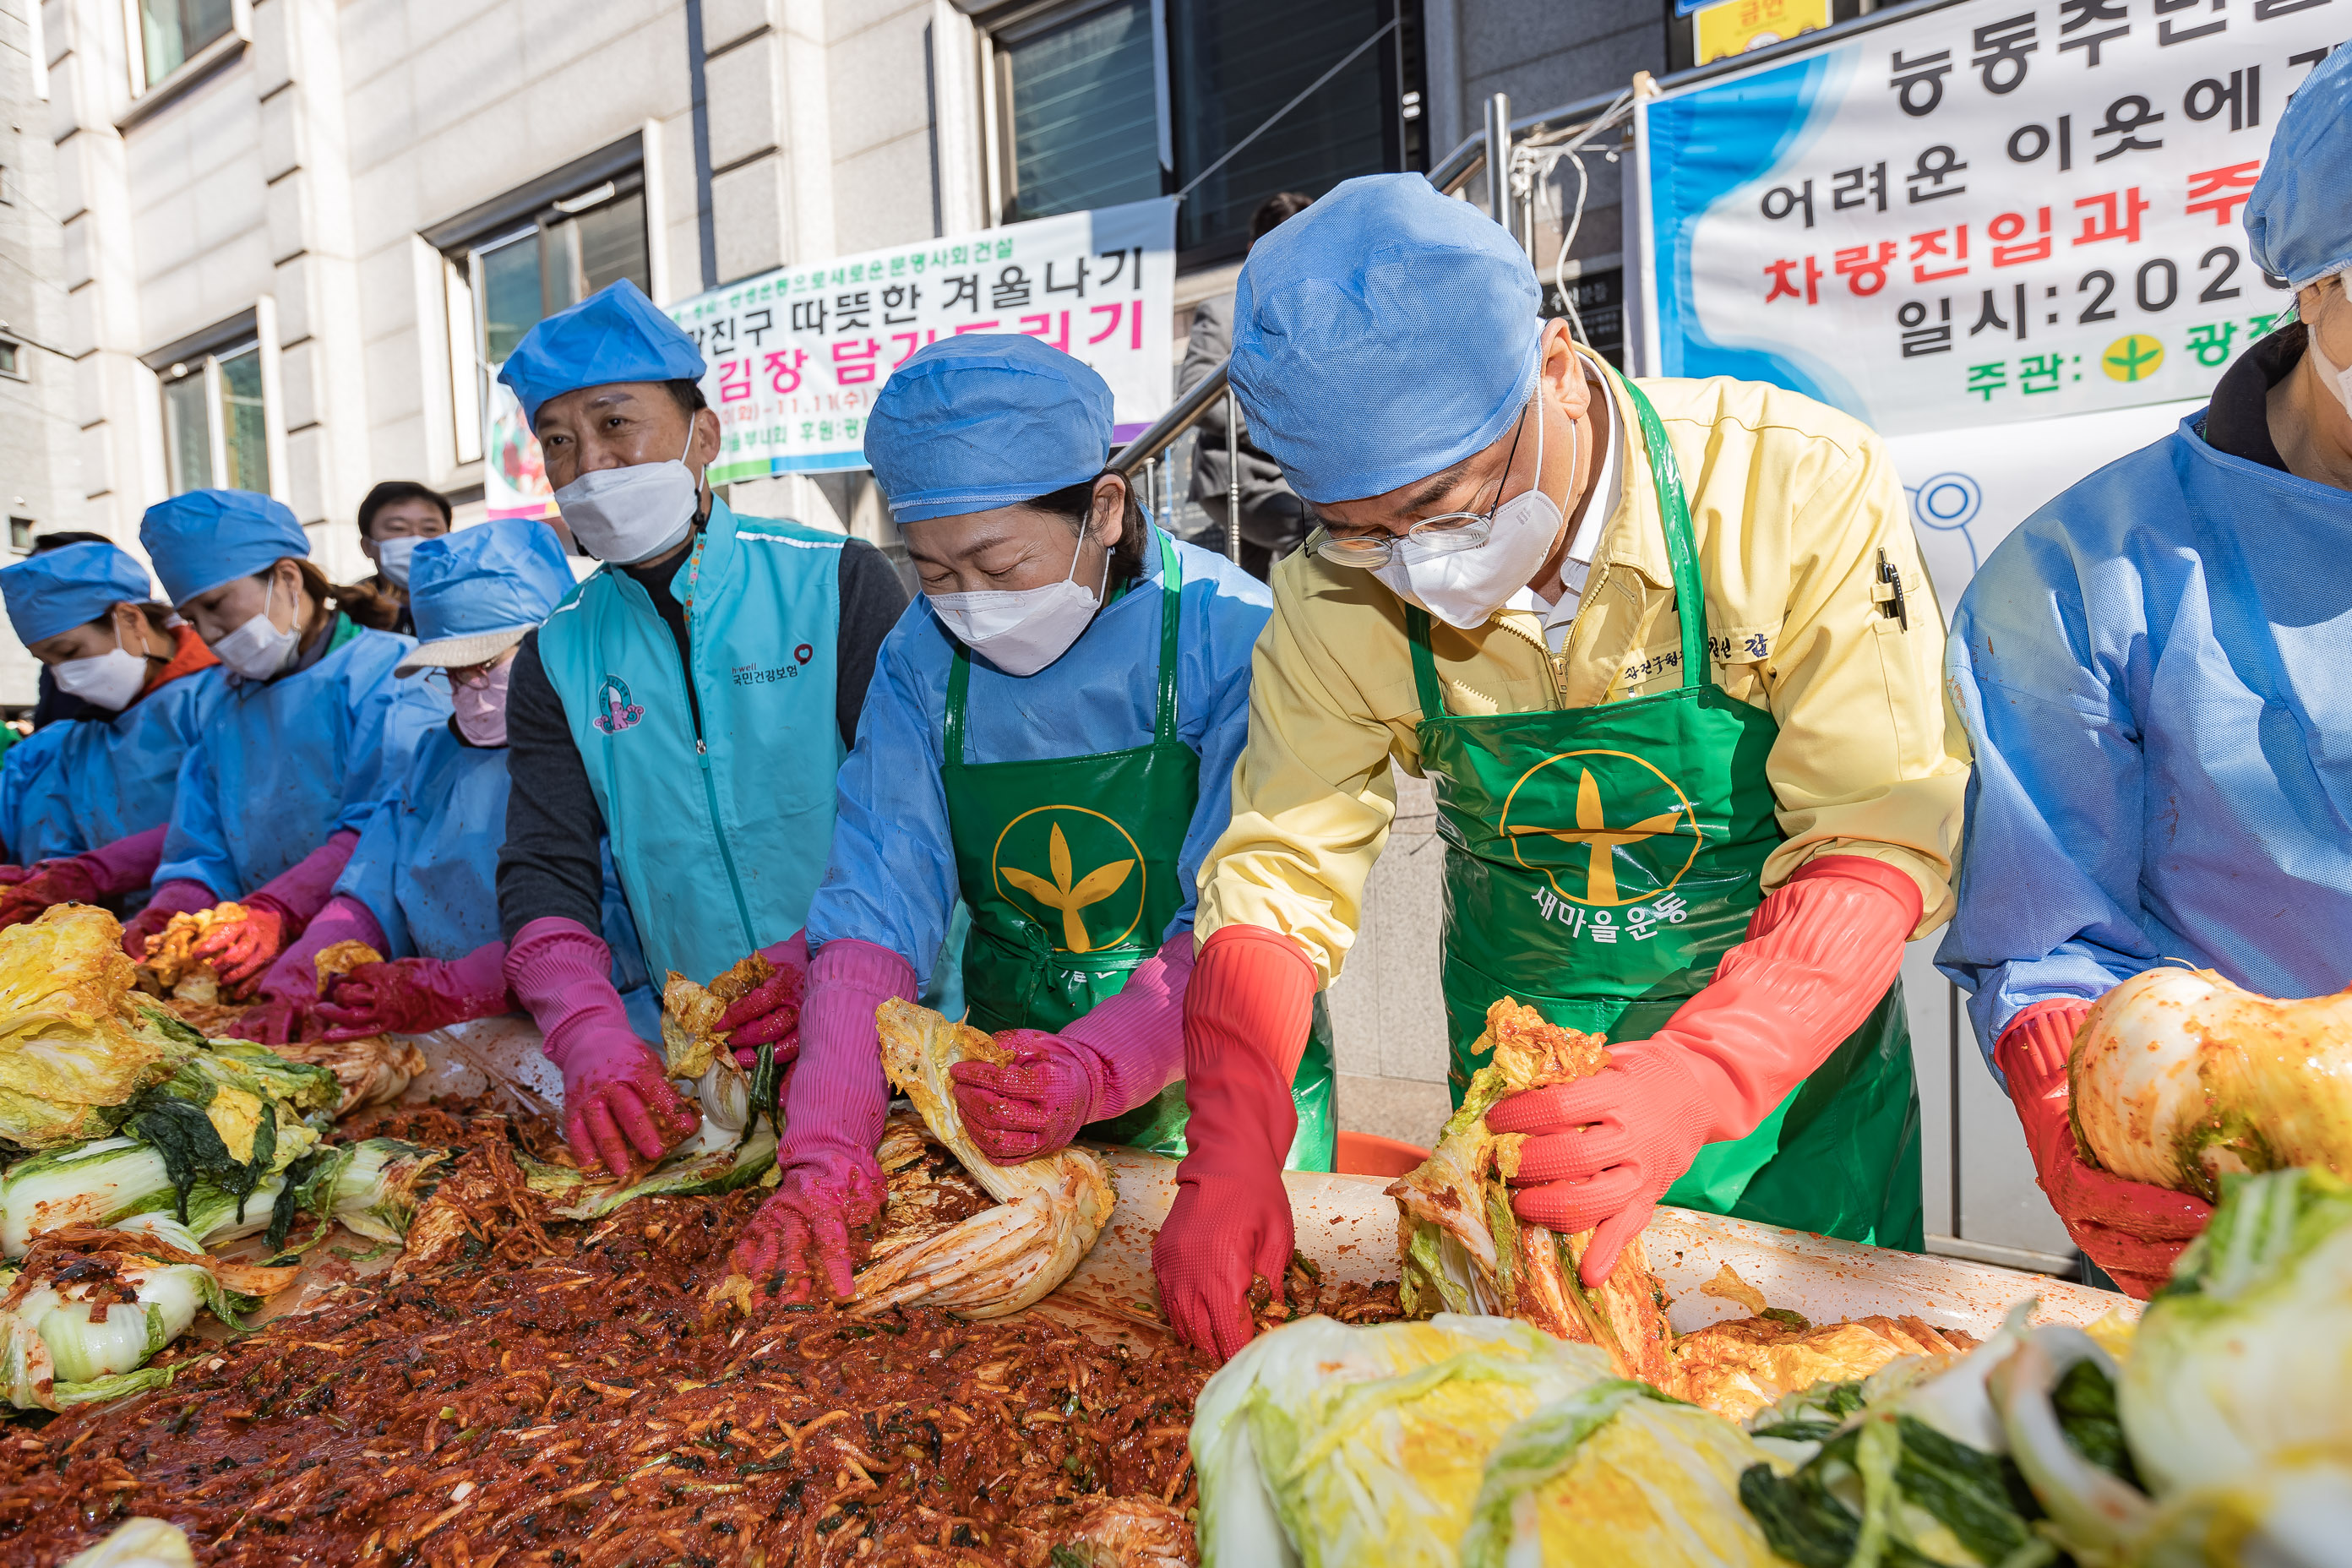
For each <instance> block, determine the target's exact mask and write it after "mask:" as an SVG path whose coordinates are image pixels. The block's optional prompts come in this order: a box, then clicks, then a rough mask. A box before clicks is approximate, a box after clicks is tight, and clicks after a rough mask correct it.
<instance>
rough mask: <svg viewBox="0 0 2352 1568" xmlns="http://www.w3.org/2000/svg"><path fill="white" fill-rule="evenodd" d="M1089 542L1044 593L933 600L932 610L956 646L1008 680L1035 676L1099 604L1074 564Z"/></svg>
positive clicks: (1106, 556) (1106, 563)
mask: <svg viewBox="0 0 2352 1568" xmlns="http://www.w3.org/2000/svg"><path fill="white" fill-rule="evenodd" d="M1086 543H1087V539H1086V535H1085V533H1084V532H1081V533H1080V534H1079V535H1078V548H1077V549H1076V550H1075V551H1073V552H1071V554H1070V574H1069V575H1068V576H1066V577H1065V578H1063V579H1062V581H1060V582H1058V583H1048V584H1045V586H1044V587H1042V588H1018V589H990V590H986V591H983V592H981V593H976V594H931V595H927V596H928V597H929V599H930V601H931V609H932V611H933V612H934V613H936V614H937V615H938V616H939V617H940V620H942V621H944V622H945V623H947V628H948V630H950V631H951V632H953V633H955V635H956V640H957V641H959V642H961V643H962V644H963V646H964V647H968V648H970V649H971V651H972V652H974V653H976V654H979V655H980V656H981V657H982V658H985V659H987V660H988V662H989V663H991V664H992V665H994V666H995V667H996V668H999V669H1001V670H1003V672H1004V673H1005V674H1007V675H1034V674H1036V673H1037V672H1038V671H1039V670H1041V669H1043V668H1045V667H1046V666H1047V665H1049V664H1051V663H1053V662H1054V661H1055V659H1057V658H1061V657H1062V656H1063V655H1064V654H1066V653H1067V652H1069V651H1070V645H1071V644H1072V643H1074V642H1076V641H1077V640H1078V634H1079V633H1081V632H1083V631H1085V630H1086V629H1087V625H1088V624H1089V623H1091V622H1092V621H1093V620H1094V618H1095V611H1096V610H1097V608H1098V607H1100V605H1101V604H1102V596H1101V595H1100V593H1099V592H1097V591H1096V590H1093V589H1089V588H1087V586H1086V585H1085V584H1082V583H1080V582H1079V581H1078V580H1077V579H1078V558H1079V556H1081V555H1083V554H1084V553H1085V552H1086ZM1109 582H1110V552H1108V550H1106V551H1104V552H1103V583H1104V585H1106V586H1108V584H1109Z"/></svg>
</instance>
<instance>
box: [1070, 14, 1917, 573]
mask: <svg viewBox="0 0 2352 1568" xmlns="http://www.w3.org/2000/svg"><path fill="white" fill-rule="evenodd" d="M1959 3H1960V0H1906V4H1903V5H1885V6H1882V7H1881V8H1879V9H1878V10H1875V11H1872V12H1870V13H1868V14H1867V15H1864V16H1854V17H1851V18H1849V19H1848V20H1846V21H1843V22H1838V23H1834V24H1832V26H1827V27H1823V28H1821V29H1820V30H1819V31H1816V32H1811V33H1800V34H1798V35H1797V36H1796V37H1792V38H1784V39H1782V40H1781V41H1780V43H1777V44H1772V45H1769V46H1768V47H1764V48H1760V49H1757V50H1755V51H1753V52H1752V53H1749V54H1744V55H1732V56H1728V57H1727V58H1723V59H1719V60H1711V61H1709V62H1708V63H1707V64H1706V65H1703V66H1695V67H1693V68H1691V69H1689V70H1685V71H1676V72H1675V74H1673V75H1672V76H1667V77H1661V78H1659V79H1658V83H1657V85H1658V88H1659V89H1660V90H1661V91H1665V90H1668V89H1674V88H1678V87H1686V86H1688V85H1690V84H1691V83H1693V82H1697V81H1705V80H1706V79H1708V78H1710V77H1717V76H1722V75H1724V74H1726V73H1727V72H1730V71H1735V70H1745V69H1747V68H1748V67H1750V66H1759V65H1769V64H1771V63H1772V62H1773V61H1775V60H1779V59H1784V58H1788V57H1790V56H1792V55H1801V54H1805V53H1809V52H1811V50H1814V49H1818V48H1821V47H1823V46H1824V45H1828V44H1834V43H1838V42H1840V41H1842V40H1843V39H1846V38H1850V37H1853V36H1854V35H1855V34H1857V33H1866V32H1869V31H1871V30H1872V29H1874V28H1876V27H1884V26H1886V25H1888V24H1889V23H1891V22H1900V21H1905V20H1907V19H1908V18H1910V17H1913V16H1921V15H1924V14H1925V13H1927V12H1929V11H1940V10H1942V9H1943V8H1944V7H1946V6H1947V5H1958V4H1959ZM1624 90H1625V89H1622V88H1619V89H1616V91H1614V92H1601V93H1595V94H1593V95H1592V96H1591V97H1590V98H1580V99H1578V100H1576V101H1575V102H1573V103H1567V104H1562V105H1561V106H1560V107H1559V108H1558V109H1547V110H1544V111H1543V112H1542V113H1540V114H1530V115H1527V116H1525V117H1524V118H1522V119H1518V120H1514V121H1511V122H1510V137H1509V139H1510V141H1511V142H1512V143H1513V144H1515V145H1516V144H1517V142H1520V141H1521V140H1523V139H1524V138H1526V137H1528V136H1535V135H1540V134H1543V133H1544V132H1551V131H1561V130H1565V129H1567V128H1568V127H1570V126H1571V125H1575V124H1578V123H1579V122H1580V121H1587V120H1591V119H1593V118H1595V117H1596V116H1598V115H1600V114H1601V113H1602V112H1603V111H1605V110H1607V109H1608V108H1609V106H1610V105H1611V104H1612V103H1614V102H1616V101H1617V100H1618V99H1619V98H1620V97H1621V96H1622V95H1623V93H1624ZM1489 135H1490V132H1489V131H1488V130H1486V129H1481V130H1479V131H1477V132H1474V133H1472V134H1471V135H1470V136H1468V137H1467V138H1465V140H1464V141H1463V142H1462V144H1461V145H1460V146H1458V147H1456V148H1454V151H1453V152H1451V153H1447V154H1446V155H1445V158H1444V162H1442V163H1439V164H1438V165H1437V167H1435V168H1434V169H1432V170H1431V171H1430V172H1429V183H1430V184H1433V185H1435V186H1436V187H1437V188H1438V189H1439V190H1441V191H1444V193H1445V194H1446V195H1453V194H1454V192H1456V191H1458V190H1460V189H1461V188H1462V187H1463V186H1464V185H1465V184H1468V183H1469V181H1470V177H1471V176H1472V175H1474V174H1477V173H1478V172H1479V170H1481V169H1483V168H1484V167H1486V148H1487V145H1488V137H1489ZM1496 218H1497V221H1500V222H1503V223H1504V226H1506V227H1508V226H1509V224H1508V221H1507V220H1508V215H1507V214H1498V215H1496ZM1230 363H1231V361H1230V360H1227V361H1223V362H1220V363H1219V364H1218V365H1217V368H1216V369H1214V370H1213V371H1211V372H1210V373H1209V375H1208V378H1207V379H1206V380H1204V381H1202V383H1201V384H1199V385H1198V386H1195V387H1193V388H1192V391H1190V392H1188V393H1186V394H1185V395H1183V396H1181V397H1180V398H1178V399H1177V400H1176V403H1175V405H1174V406H1173V407H1171V408H1170V409H1169V410H1168V412H1167V413H1165V414H1163V415H1161V416H1160V417H1159V418H1158V419H1157V420H1155V421H1153V423H1152V425H1151V427H1150V429H1148V430H1146V431H1144V433H1143V434H1142V435H1140V436H1138V437H1136V438H1135V439H1134V440H1132V441H1129V443H1128V444H1127V445H1126V446H1124V447H1120V448H1119V449H1118V453H1117V454H1116V455H1115V456H1113V457H1112V458H1111V460H1110V469H1111V472H1113V473H1115V474H1118V475H1119V476H1121V477H1122V478H1130V479H1131V478H1132V477H1134V475H1135V473H1136V471H1137V470H1138V469H1139V468H1142V467H1143V465H1144V464H1146V463H1148V462H1150V460H1151V459H1152V458H1157V457H1159V456H1160V454H1161V453H1162V452H1165V451H1166V450H1168V448H1169V447H1172V446H1174V445H1175V444H1176V441H1177V438H1178V437H1181V436H1182V435H1184V433H1185V432H1187V431H1189V430H1190V429H1192V426H1195V425H1197V424H1199V423H1200V422H1201V416H1202V415H1203V414H1205V413H1207V412H1208V409H1209V405H1210V404H1211V403H1213V402H1214V401H1215V400H1216V398H1217V397H1218V396H1219V395H1221V394H1223V392H1224V390H1225V377H1226V370H1227V367H1228V365H1229V364H1230ZM1227 526H1228V528H1232V527H1234V524H1233V523H1232V521H1230V520H1229V521H1228V524H1227Z"/></svg>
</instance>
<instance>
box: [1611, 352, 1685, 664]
mask: <svg viewBox="0 0 2352 1568" xmlns="http://www.w3.org/2000/svg"><path fill="white" fill-rule="evenodd" d="M1609 374H1610V377H1611V379H1612V380H1613V381H1615V382H1616V383H1617V384H1618V385H1620V386H1622V387H1623V388H1624V389H1625V395H1626V396H1627V397H1628V398H1630V399H1632V400H1633V414H1634V416H1635V417H1636V418H1638V419H1640V421H1641V422H1642V445H1643V446H1644V447H1648V448H1649V453H1650V478H1651V480H1652V483H1653V485H1654V487H1655V489H1656V490H1657V492H1658V512H1659V516H1660V519H1661V521H1663V522H1664V529H1663V530H1662V531H1663V532H1664V534H1665V536H1666V559H1667V560H1669V561H1671V562H1672V563H1674V571H1675V614H1676V615H1677V616H1679V617H1680V618H1681V620H1682V623H1683V685H1684V687H1685V689H1687V688H1690V687H1694V686H1704V685H1706V671H1707V661H1706V590H1705V589H1704V588H1703V587H1701V586H1700V584H1699V575H1698V552H1697V551H1696V549H1694V548H1693V547H1692V544H1691V524H1690V502H1689V501H1688V500H1685V498H1684V496H1683V471H1682V466H1681V465H1680V464H1679V463H1677V462H1675V448H1674V447H1673V445H1672V444H1671V443H1670V442H1668V441H1667V439H1666V427H1665V426H1664V425H1663V424H1662V423H1660V422H1659V419H1658V411H1657V410H1656V409H1655V408H1654V407H1652V406H1651V405H1650V400H1649V398H1648V397H1646V396H1644V395H1643V392H1642V389H1641V388H1640V387H1638V386H1635V385H1634V384H1633V382H1632V381H1630V380H1628V379H1627V378H1626V377H1624V376H1622V375H1619V374H1617V373H1616V372H1614V371H1611V372H1610V373H1609ZM1694 610H1696V614H1693V613H1692V612H1693V611H1694Z"/></svg>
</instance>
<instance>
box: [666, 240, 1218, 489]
mask: <svg viewBox="0 0 2352 1568" xmlns="http://www.w3.org/2000/svg"><path fill="white" fill-rule="evenodd" d="M1175 238H1176V203H1175V201H1174V199H1173V198H1169V197H1162V198H1160V199H1156V200H1152V201H1147V202H1135V203H1131V204H1129V205H1126V206H1118V207H1106V208H1104V209H1102V210H1100V211H1097V212H1083V213H1069V214H1066V215H1065V216H1060V217H1049V218H1039V219H1037V220H1035V221H1034V222H1031V223H1019V224H1008V225H1007V226H1004V227H1003V228H994V229H989V230H987V231H986V232H984V233H981V234H973V235H965V236H960V237H955V238H951V239H935V240H927V241H924V242H923V243H921V244H919V245H905V246H898V247H892V248H891V249H888V250H875V251H868V252H866V254H864V255H862V256H850V257H843V258H839V259H836V260H833V261H828V262H825V263H824V264H823V265H821V266H819V265H810V266H801V267H786V268H779V269H778V270H776V271H774V272H771V273H767V274H765V275H763V276H761V277H758V278H752V279H746V280H745V281H743V282H740V283H734V284H730V285H729V286H728V287H726V288H724V289H714V290H712V291H711V292H709V293H708V294H701V295H697V296H696V297H695V298H693V299H690V300H683V301H681V302H679V303H677V304H676V305H671V306H668V307H667V310H668V311H669V314H670V318H671V319H672V320H673V321H677V324H678V325H679V326H681V327H683V328H685V329H686V330H687V331H689V332H691V333H693V334H694V338H695V342H697V343H698V344H699V345H701V348H702V352H703V354H704V356H705V358H706V359H707V360H708V361H709V365H710V371H709V374H707V375H706V376H704V377H703V381H702V391H703V395H704V396H706V397H708V398H709V400H710V405H711V406H712V407H713V408H715V409H717V410H718V411H719V424H720V426H721V428H722V430H723V431H724V433H725V445H724V446H723V447H721V449H720V452H719V461H718V462H717V463H716V464H714V465H713V466H712V468H711V470H710V477H711V479H712V480H713V482H715V483H719V484H728V483H731V482H733V481H734V480H737V479H759V478H761V477H763V476H765V475H769V474H779V473H790V472H794V471H800V472H807V471H810V470H821V469H838V468H864V467H865V466H866V458H865V454H864V451H863V447H864V443H865V438H866V413H867V411H868V410H869V409H871V408H872V407H873V406H874V399H875V396H876V395H877V394H879V393H880V392H881V390H882V387H883V385H884V384H886V383H887V381H888V379H889V375H890V372H891V371H892V370H893V369H895V368H896V367H897V366H898V365H900V364H902V363H905V362H906V361H907V359H908V357H909V356H911V355H912V354H913V353H915V351H916V350H918V349H919V348H922V347H923V346H924V345H925V344H927V343H930V342H936V341H938V340H939V339H940V338H941V337H950V336H954V335H956V334H958V333H961V332H1021V333H1026V334H1028V335H1029V336H1032V337H1035V338H1040V339H1043V340H1044V341H1045V342H1048V343H1051V344H1052V345H1053V346H1054V347H1055V348H1057V349H1060V350H1062V351H1063V352H1064V353H1069V354H1072V355H1075V356H1076V358H1078V359H1080V360H1083V361H1085V362H1086V363H1087V364H1088V365H1090V366H1092V367H1093V368H1094V369H1095V370H1096V371H1097V373H1098V374H1101V376H1102V378H1103V379H1104V380H1105V381H1107V382H1108V383H1109V384H1110V388H1111V393H1112V396H1113V399H1114V403H1113V409H1114V421H1115V424H1116V426H1117V437H1118V439H1120V440H1125V439H1127V438H1128V437H1131V436H1134V435H1136V434H1138V433H1139V432H1140V431H1142V430H1143V429H1144V428H1145V427H1146V426H1149V425H1150V423H1151V422H1152V421H1153V420H1155V419H1157V418H1159V417H1160V415H1162V414H1164V413H1166V412H1167V411H1168V405H1169V403H1170V401H1171V384H1172V383H1173V380H1174V365H1173V358H1172V355H1171V346H1170V345H1171V331H1172V330H1173V301H1174V298H1175V287H1176V251H1175Z"/></svg>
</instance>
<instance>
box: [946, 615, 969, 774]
mask: <svg viewBox="0 0 2352 1568" xmlns="http://www.w3.org/2000/svg"><path fill="white" fill-rule="evenodd" d="M970 691H971V654H970V653H969V652H967V651H965V649H964V648H963V647H962V646H961V644H959V645H958V646H957V647H956V650H955V658H954V660H953V662H951V663H950V665H949V666H948V722H947V730H946V732H945V733H944V734H943V735H941V736H940V758H941V760H943V761H944V762H946V763H947V764H948V765H949V766H950V767H958V766H961V764H962V763H963V700H964V697H965V695H966V694H967V693H968V692H970Z"/></svg>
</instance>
